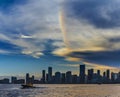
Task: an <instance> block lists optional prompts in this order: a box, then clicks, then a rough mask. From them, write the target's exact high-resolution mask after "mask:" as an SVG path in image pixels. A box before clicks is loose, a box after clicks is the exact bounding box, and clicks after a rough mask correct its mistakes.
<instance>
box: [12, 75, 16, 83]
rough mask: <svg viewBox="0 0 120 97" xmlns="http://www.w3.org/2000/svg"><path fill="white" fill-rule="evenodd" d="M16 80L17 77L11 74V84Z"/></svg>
mask: <svg viewBox="0 0 120 97" xmlns="http://www.w3.org/2000/svg"><path fill="white" fill-rule="evenodd" d="M16 81H17V77H13V76H12V77H11V83H12V84H15V83H16Z"/></svg>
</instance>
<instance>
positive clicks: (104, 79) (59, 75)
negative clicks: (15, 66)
mask: <svg viewBox="0 0 120 97" xmlns="http://www.w3.org/2000/svg"><path fill="white" fill-rule="evenodd" d="M85 71H87V72H85ZM41 73H42V77H39V79H36V78H35V76H34V75H30V74H29V73H26V76H25V78H24V79H23V78H22V79H20V78H17V77H16V76H11V79H9V78H3V79H1V80H0V84H27V85H28V84H118V83H120V71H119V72H117V73H115V72H111V71H110V70H109V69H107V70H106V71H104V72H103V73H101V71H100V70H99V69H98V70H97V72H95V71H94V69H93V68H91V69H86V65H85V64H83V65H79V75H77V74H73V73H72V71H66V72H64V73H63V72H60V71H57V72H55V73H53V68H52V67H48V70H42V72H41Z"/></svg>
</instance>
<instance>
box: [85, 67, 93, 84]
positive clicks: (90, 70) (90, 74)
mask: <svg viewBox="0 0 120 97" xmlns="http://www.w3.org/2000/svg"><path fill="white" fill-rule="evenodd" d="M93 75H94V70H93V69H88V77H87V81H88V83H89V82H91V80H92V79H93Z"/></svg>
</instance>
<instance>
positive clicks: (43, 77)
mask: <svg viewBox="0 0 120 97" xmlns="http://www.w3.org/2000/svg"><path fill="white" fill-rule="evenodd" d="M45 75H46V74H45V70H42V83H45Z"/></svg>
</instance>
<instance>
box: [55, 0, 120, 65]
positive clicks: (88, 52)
mask: <svg viewBox="0 0 120 97" xmlns="http://www.w3.org/2000/svg"><path fill="white" fill-rule="evenodd" d="M119 4H120V2H119V1H118V0H114V1H113V0H107V1H105V0H100V1H96V0H89V1H88V0H66V1H65V2H64V3H63V9H62V13H63V14H62V17H64V18H62V21H64V23H65V24H64V28H63V29H65V30H63V31H64V38H66V39H64V42H66V41H67V45H66V48H65V47H64V48H59V49H56V51H54V53H55V54H57V55H60V56H64V57H65V58H66V59H67V60H70V59H71V60H72V61H73V60H75V61H76V60H78V59H79V60H81V61H85V62H90V63H96V64H104V65H111V66H118V67H119V63H120V61H119V58H120V56H119V53H120V47H119V45H120V32H119V31H120V23H119V22H120V7H119ZM68 44H69V45H68Z"/></svg>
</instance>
